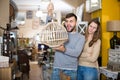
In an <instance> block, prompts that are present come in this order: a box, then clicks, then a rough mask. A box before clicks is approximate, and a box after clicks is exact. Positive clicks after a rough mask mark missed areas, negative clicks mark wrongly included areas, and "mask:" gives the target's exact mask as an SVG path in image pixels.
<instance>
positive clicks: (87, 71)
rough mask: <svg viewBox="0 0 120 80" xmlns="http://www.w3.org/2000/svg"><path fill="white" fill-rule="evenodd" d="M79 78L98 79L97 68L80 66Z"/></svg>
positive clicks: (84, 79) (78, 79) (83, 79)
mask: <svg viewBox="0 0 120 80" xmlns="http://www.w3.org/2000/svg"><path fill="white" fill-rule="evenodd" d="M77 80H98V70H97V68H93V67H85V66H78V70H77Z"/></svg>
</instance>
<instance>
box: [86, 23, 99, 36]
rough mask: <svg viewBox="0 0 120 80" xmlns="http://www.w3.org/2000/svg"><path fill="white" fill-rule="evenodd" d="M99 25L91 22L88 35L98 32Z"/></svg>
mask: <svg viewBox="0 0 120 80" xmlns="http://www.w3.org/2000/svg"><path fill="white" fill-rule="evenodd" d="M97 27H98V25H97V24H96V23H95V22H91V23H90V24H89V26H88V33H89V34H94V33H95V31H96V30H97Z"/></svg>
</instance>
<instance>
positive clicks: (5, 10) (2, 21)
mask: <svg viewBox="0 0 120 80" xmlns="http://www.w3.org/2000/svg"><path fill="white" fill-rule="evenodd" d="M6 23H9V0H0V26H2V27H5V28H6ZM2 32H3V30H1V29H0V35H2Z"/></svg>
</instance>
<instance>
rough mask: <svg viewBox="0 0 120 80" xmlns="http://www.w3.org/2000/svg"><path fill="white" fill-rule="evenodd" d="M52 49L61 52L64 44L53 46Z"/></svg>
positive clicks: (63, 49)
mask: <svg viewBox="0 0 120 80" xmlns="http://www.w3.org/2000/svg"><path fill="white" fill-rule="evenodd" d="M53 49H54V50H57V51H61V52H64V51H65V46H64V45H60V46H58V47H55V48H53Z"/></svg>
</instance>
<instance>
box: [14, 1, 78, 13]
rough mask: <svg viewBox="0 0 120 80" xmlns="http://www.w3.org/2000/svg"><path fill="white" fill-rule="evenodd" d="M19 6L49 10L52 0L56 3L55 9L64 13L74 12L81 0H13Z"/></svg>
mask: <svg viewBox="0 0 120 80" xmlns="http://www.w3.org/2000/svg"><path fill="white" fill-rule="evenodd" d="M12 1H14V2H15V4H16V5H17V7H18V10H38V7H39V6H40V9H41V10H43V11H46V10H47V6H48V4H49V2H50V1H51V2H52V3H53V4H54V10H55V11H56V10H59V11H61V12H62V13H63V14H65V13H68V12H72V11H73V10H74V9H75V8H76V7H77V6H79V4H80V0H12Z"/></svg>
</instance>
